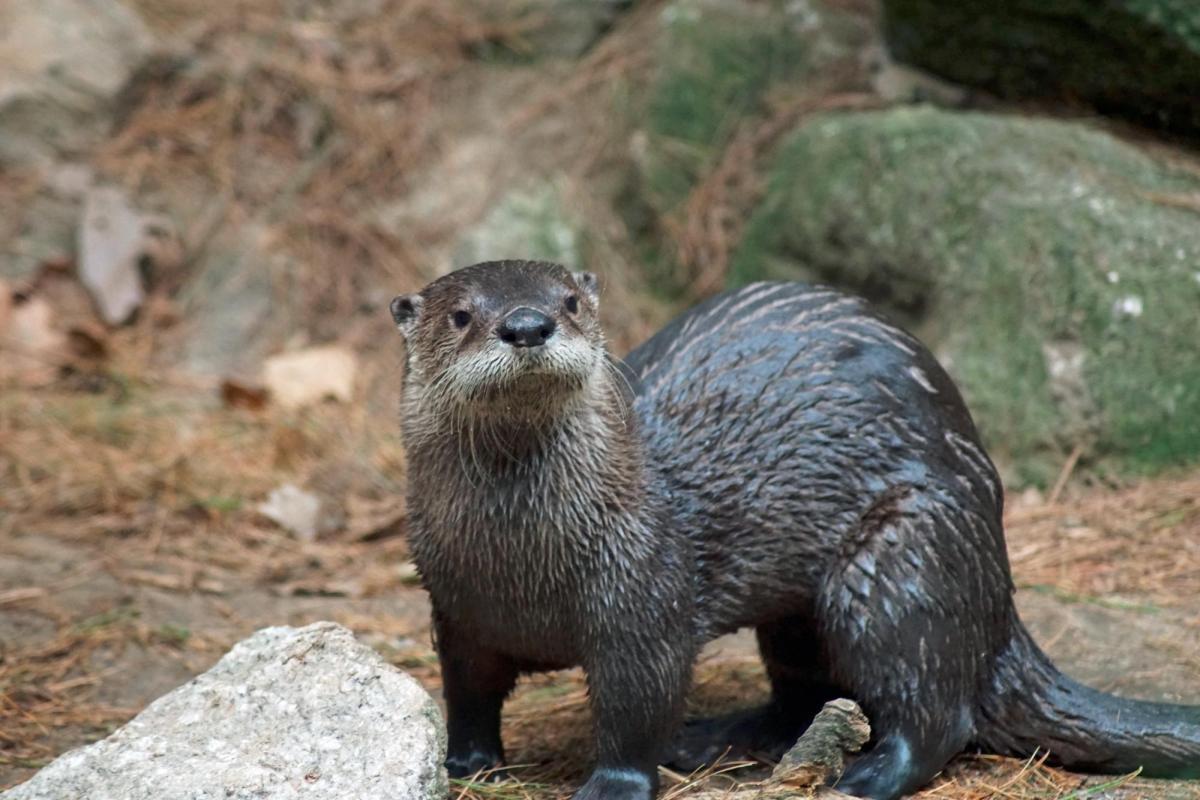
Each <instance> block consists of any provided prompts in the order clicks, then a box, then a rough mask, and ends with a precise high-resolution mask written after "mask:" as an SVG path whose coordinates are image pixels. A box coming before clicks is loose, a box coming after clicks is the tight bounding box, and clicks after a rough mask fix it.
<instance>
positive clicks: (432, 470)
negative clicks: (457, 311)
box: [397, 262, 1200, 800]
mask: <svg viewBox="0 0 1200 800" xmlns="http://www.w3.org/2000/svg"><path fill="white" fill-rule="evenodd" d="M587 284H588V282H587V279H584V278H577V277H575V276H572V275H570V274H569V273H567V272H566V270H564V269H562V268H561V267H555V266H551V265H541V264H533V263H529V262H501V263H496V264H489V265H479V266H476V267H472V268H468V270H464V271H461V272H459V273H454V274H452V275H451V276H448V277H447V278H443V279H442V280H441V282H439V283H435V284H433V285H432V286H431V287H428V288H427V289H426V290H424V291H423V292H422V293H421V296H420V297H419V298H415V299H414V301H413V302H414V303H415V306H416V308H415V310H414V312H413V314H411V315H409V314H407V313H404V314H399V315H398V316H397V320H398V322H399V323H400V324H401V327H402V329H405V327H406V326H407V329H405V333H406V335H407V336H408V338H409V342H410V345H409V348H408V353H409V355H408V362H409V366H408V378H407V379H406V387H405V401H404V409H405V410H404V430H405V437H406V446H407V448H408V456H409V483H410V488H409V507H410V513H411V516H410V526H411V540H412V546H413V552H414V556H415V558H416V561H417V564H418V566H419V568H420V570H421V574H422V578H423V580H424V582H425V584H426V586H427V587H428V589H429V591H430V594H431V597H432V601H433V606H434V626H435V632H436V634H437V639H438V648H439V655H440V657H441V660H442V667H443V678H444V680H445V687H446V690H445V693H446V699H447V705H448V724H449V733H450V742H449V756H448V762H447V763H448V766H449V767H450V770H451V772H452V773H453V774H457V775H462V774H469V773H470V772H472V771H474V770H476V769H480V768H486V767H492V766H495V765H497V764H499V763H502V761H503V748H502V745H501V742H500V735H499V714H500V705H501V703H502V701H503V698H504V696H505V695H506V694H507V693H508V691H509V690H510V689H511V688H512V685H513V682H514V681H515V678H516V676H517V674H518V673H519V672H521V671H526V670H537V669H546V668H556V667H565V666H573V665H582V666H583V667H584V668H585V670H586V672H587V676H588V682H589V688H590V691H591V697H592V702H593V707H594V711H595V719H596V740H597V757H598V764H597V769H596V771H595V772H594V773H593V774H592V776H591V777H590V778H589V780H588V782H587V783H586V784H585V786H584V787H583V788H582V789H581V790H580V792H579V794H577V795H576V797H577V798H585V799H586V800H597V799H598V798H606V799H608V800H614V799H624V798H629V799H630V800H633V798H637V799H638V800H646V798H649V797H651V796H653V793H654V791H655V789H656V768H655V765H656V763H657V761H658V760H659V757H660V756H663V755H664V754H666V755H669V756H671V757H673V758H675V759H676V760H679V761H682V762H688V761H693V762H695V761H703V760H705V759H706V758H708V757H710V756H712V755H714V754H719V753H720V752H721V751H723V750H724V748H725V746H726V745H729V744H732V745H734V746H735V747H742V748H751V747H755V748H760V749H767V750H772V749H775V750H778V748H780V747H781V746H783V745H786V744H787V743H789V742H790V741H791V740H794V738H795V736H796V734H798V733H799V732H800V730H802V729H803V727H804V726H805V725H806V724H807V722H808V721H809V720H810V719H811V716H812V714H813V713H814V712H815V711H816V710H817V709H818V708H819V707H820V704H821V703H822V702H824V701H825V700H826V699H830V698H831V697H833V696H836V695H841V694H848V695H850V696H853V697H855V698H856V699H858V700H859V702H861V703H862V704H863V706H864V708H865V710H866V711H867V713H868V716H869V717H870V719H871V722H872V727H873V730H874V731H875V736H874V739H873V740H872V743H871V746H870V749H869V750H868V751H867V752H866V753H865V754H864V755H863V756H861V757H859V758H858V759H857V760H856V761H854V762H853V763H852V764H851V765H850V767H849V769H848V770H847V772H846V774H845V775H844V776H843V778H842V780H841V783H840V784H839V788H840V789H842V790H843V791H846V792H849V793H854V794H860V795H862V796H867V797H877V798H892V797H896V796H898V795H900V794H902V793H906V792H909V791H912V790H914V789H916V788H918V787H919V786H921V785H922V784H924V783H926V782H927V781H928V780H929V779H931V778H932V777H933V776H934V775H935V774H936V773H937V771H938V770H940V769H941V768H942V767H943V766H944V764H945V763H946V762H947V761H948V760H949V759H950V758H951V757H953V756H954V755H955V754H956V753H958V752H960V751H962V750H963V749H964V748H966V747H968V746H971V745H980V746H983V747H985V748H987V749H990V750H993V751H996V752H1004V753H1014V754H1019V755H1029V754H1030V753H1031V752H1032V751H1033V749H1034V748H1035V747H1043V748H1045V747H1049V748H1050V749H1051V751H1052V753H1053V755H1054V756H1055V757H1056V758H1057V759H1058V760H1059V761H1060V762H1062V763H1065V764H1067V765H1069V766H1070V765H1076V766H1080V767H1082V768H1088V769H1097V770H1104V771H1117V772H1121V771H1127V770H1132V769H1135V768H1137V767H1138V766H1142V765H1145V766H1146V767H1147V771H1148V772H1154V773H1157V774H1164V775H1165V774H1178V775H1183V774H1193V775H1194V774H1196V772H1197V771H1200V766H1198V765H1200V715H1198V714H1197V712H1196V710H1194V709H1190V708H1183V707H1173V706H1160V705H1155V704H1147V703H1135V702H1132V701H1125V700H1118V699H1116V698H1113V697H1110V696H1107V695H1102V694H1100V693H1098V692H1092V691H1091V690H1087V689H1084V688H1083V687H1079V686H1078V685H1076V684H1073V683H1071V682H1070V681H1069V680H1068V679H1066V678H1064V677H1063V676H1062V675H1061V674H1060V673H1058V672H1057V671H1056V670H1054V668H1053V667H1052V666H1051V665H1050V663H1049V661H1048V660H1046V658H1045V656H1043V655H1042V654H1041V653H1040V651H1038V650H1037V648H1036V646H1035V645H1034V644H1033V643H1032V640H1030V639H1029V637H1028V634H1026V633H1025V631H1024V629H1023V628H1022V627H1021V625H1020V622H1019V620H1018V619H1017V617H1016V613H1015V611H1014V609H1013V605H1012V599H1011V593H1012V580H1011V577H1010V574H1009V567H1008V561H1007V556H1006V551H1005V545H1004V538H1003V533H1002V529H1001V522H1000V520H1001V512H1002V492H1001V487H1000V483H999V480H998V478H997V476H996V473H995V470H994V468H993V466H992V464H991V462H990V461H989V460H988V457H987V456H986V454H985V453H984V451H983V449H982V447H981V446H980V445H979V442H978V435H977V433H976V431H975V428H974V425H973V423H972V421H971V418H970V416H969V414H968V413H967V411H966V408H965V406H964V404H963V402H962V399H961V398H960V396H959V394H958V392H957V390H956V389H955V387H954V386H953V384H952V383H951V381H950V379H949V378H948V377H947V376H946V374H945V373H944V371H943V370H942V369H941V368H940V367H939V365H938V364H937V363H936V361H935V360H934V359H933V357H932V356H931V355H930V354H929V353H928V351H927V350H926V349H925V348H924V347H923V346H922V345H921V344H920V343H919V342H917V341H916V340H915V339H913V338H912V337H911V336H909V335H908V334H906V333H904V332H903V331H900V330H898V329H896V328H894V327H892V326H890V325H888V324H887V323H885V322H883V321H882V320H881V319H879V318H878V317H876V316H875V315H873V314H872V313H871V312H870V311H869V310H867V309H866V308H865V307H864V305H863V304H862V302H861V301H859V300H857V299H855V298H850V297H847V296H845V295H841V294H838V293H836V292H832V291H828V290H822V289H810V288H808V287H804V286H801V285H798V284H756V285H753V286H750V287H746V288H745V289H741V290H738V291H736V292H732V293H729V294H727V295H723V296H721V297H718V298H714V299H713V300H710V301H709V302H707V303H705V304H703V305H701V306H699V307H697V308H695V309H693V310H692V311H689V312H688V313H686V314H684V315H683V316H681V317H680V318H678V319H676V320H675V321H674V322H672V323H671V324H670V325H668V326H667V327H666V328H665V329H664V330H663V331H661V332H660V333H659V334H658V335H656V336H655V337H654V338H652V339H651V340H650V341H648V342H647V343H645V344H644V345H642V346H641V347H639V348H638V349H636V350H635V351H634V352H633V353H631V354H630V356H629V357H628V359H627V363H626V364H624V365H622V367H621V371H620V373H618V372H617V371H616V370H615V369H614V367H613V366H612V362H611V361H610V360H609V359H608V357H607V356H606V355H605V353H604V345H603V336H602V333H601V332H600V329H599V326H598V323H596V321H595V303H596V301H597V297H596V295H595V292H594V290H593V289H589V287H588V285H587ZM564 292H577V293H579V294H580V296H581V297H583V298H584V299H585V300H586V302H584V304H583V308H582V309H581V314H579V315H578V318H577V319H574V320H572V319H568V318H567V317H568V316H570V315H567V316H564V312H562V310H561V307H560V304H561V297H562V295H563V293H564ZM463 296H471V297H474V298H476V301H475V302H483V303H484V304H485V305H486V303H487V302H494V304H495V305H496V309H493V310H492V311H491V312H487V311H484V312H483V313H482V317H483V318H485V319H490V317H488V314H489V313H491V314H493V315H494V314H500V313H503V311H504V309H505V308H508V307H511V306H512V305H514V304H516V303H520V304H530V303H541V304H542V305H540V306H538V307H539V308H543V309H550V310H553V311H554V313H556V314H558V315H559V317H558V318H559V320H560V326H561V328H562V332H561V338H562V339H563V340H564V341H569V343H570V349H569V350H566V349H564V350H562V351H561V352H559V354H558V356H557V357H558V358H559V360H558V361H557V362H555V363H557V364H558V367H557V369H558V370H559V372H558V373H556V374H555V373H554V371H553V369H552V370H550V371H549V373H547V374H544V375H542V376H541V377H540V378H538V377H517V373H518V372H519V370H518V369H517V368H516V367H515V366H514V364H515V363H516V362H509V361H503V360H501V361H497V360H495V359H503V358H504V355H505V354H503V352H502V351H499V354H498V351H495V350H494V349H489V348H491V345H490V344H489V343H488V342H487V336H486V331H485V332H484V333H483V334H482V335H481V336H479V337H477V338H475V339H472V338H470V336H471V335H470V334H467V335H463V336H462V337H460V336H458V335H451V332H450V330H449V328H448V327H447V323H446V318H447V315H448V314H450V313H452V310H453V308H454V304H455V303H458V302H462V297H463ZM480 297H482V298H485V299H484V300H483V301H479V299H478V298H480ZM557 335H558V334H556V336H557ZM559 344H563V342H559ZM585 349H586V351H587V352H586V353H585V352H584V351H585ZM589 354H590V355H589ZM489 359H490V360H489ZM589 359H590V360H589ZM468 364H469V365H471V366H470V367H469V368H468V367H467V366H464V365H468ZM587 365H590V367H588V369H590V371H588V370H587V369H584V367H585V366H587ZM489 376H490V377H489ZM514 381H516V382H517V383H520V382H523V381H529V384H528V385H521V386H517V384H514ZM505 387H508V388H507V389H506V388H505ZM514 387H516V389H515V390H514ZM746 626H753V627H755V628H756V629H757V632H758V637H759V642H760V646H761V649H762V652H763V656H764V661H765V662H766V666H767V671H768V675H769V676H770V678H771V681H772V691H773V694H772V700H771V702H770V703H769V704H768V706H767V707H766V708H764V709H759V710H755V711H751V712H747V713H743V714H741V715H737V716H736V717H731V718H726V719H724V720H716V721H709V722H707V723H701V724H697V725H693V726H691V727H689V729H688V730H687V731H686V732H685V733H684V735H683V736H682V738H680V739H679V740H677V741H676V743H675V744H674V745H670V744H669V742H670V739H671V736H672V734H673V733H674V732H675V731H676V730H677V729H678V727H679V723H680V718H681V713H682V702H683V696H684V693H685V690H686V687H687V683H688V679H689V676H690V672H691V666H692V661H693V659H694V657H695V654H696V652H697V650H698V648H699V647H700V646H701V645H703V643H704V642H706V641H709V640H711V639H712V638H714V637H716V636H719V635H721V634H724V633H727V632H731V631H734V630H737V629H738V628H741V627H746Z"/></svg>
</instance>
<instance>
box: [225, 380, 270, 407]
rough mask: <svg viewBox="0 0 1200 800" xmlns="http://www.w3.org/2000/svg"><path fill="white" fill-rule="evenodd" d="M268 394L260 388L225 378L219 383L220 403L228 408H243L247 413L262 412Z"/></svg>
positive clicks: (268, 396)
mask: <svg viewBox="0 0 1200 800" xmlns="http://www.w3.org/2000/svg"><path fill="white" fill-rule="evenodd" d="M269 398H270V394H269V393H268V392H267V390H266V389H264V388H263V387H261V386H252V385H250V384H248V383H242V382H240V381H236V380H233V379H232V378H226V379H225V380H223V381H221V402H222V403H224V404H225V405H226V406H228V407H229V408H244V409H247V410H248V411H262V410H263V409H264V408H265V407H266V405H267V400H268V399H269Z"/></svg>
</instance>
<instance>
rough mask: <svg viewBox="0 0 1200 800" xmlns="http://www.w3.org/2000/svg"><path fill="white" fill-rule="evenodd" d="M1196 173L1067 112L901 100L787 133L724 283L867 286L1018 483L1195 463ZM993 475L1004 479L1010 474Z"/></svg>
mask: <svg viewBox="0 0 1200 800" xmlns="http://www.w3.org/2000/svg"><path fill="white" fill-rule="evenodd" d="M1198 197H1200V179H1198V178H1197V176H1196V174H1195V173H1194V172H1190V171H1187V170H1184V169H1175V168H1173V167H1171V166H1169V165H1168V164H1166V163H1164V162H1163V161H1160V160H1159V159H1158V158H1155V157H1152V156H1150V155H1148V154H1146V153H1144V152H1142V151H1141V150H1139V149H1138V148H1136V147H1133V146H1131V145H1129V144H1126V143H1123V142H1121V141H1119V140H1117V139H1115V138H1113V137H1112V136H1109V135H1107V134H1105V133H1102V132H1099V131H1097V130H1094V129H1092V128H1089V127H1087V126H1084V125H1080V124H1076V123H1066V122H1053V121H1046V120H1036V119H1026V118H1017V117H1005V116H999V115H989V114H981V113H957V112H948V111H939V110H934V109H931V108H921V107H916V108H902V109H895V110H889V111H880V112H870V113H861V114H840V115H826V116H823V117H819V118H815V119H813V120H812V121H810V122H808V123H807V124H804V125H802V126H800V127H799V128H798V129H797V130H796V131H794V133H793V134H792V135H791V137H790V139H789V140H787V141H785V143H784V144H783V145H782V147H781V149H780V151H779V153H778V155H777V158H776V160H775V162H774V164H773V166H772V167H771V175H770V180H769V188H768V191H767V194H766V197H765V198H764V200H763V201H762V203H761V205H760V206H759V208H758V209H757V211H756V212H755V213H754V215H753V216H752V218H751V220H750V222H749V223H748V227H747V230H746V233H745V236H744V237H743V239H742V242H741V244H740V246H739V249H738V251H737V253H736V254H735V256H734V259H733V263H732V267H731V271H732V274H731V279H732V280H733V281H734V282H735V283H744V282H748V281H752V280H758V279H763V278H798V279H806V280H811V281H820V282H824V283H831V284H834V285H837V286H840V287H843V288H846V289H849V290H852V291H855V292H858V293H861V294H865V295H867V296H868V297H869V298H870V299H872V300H873V301H875V302H876V303H877V304H878V305H880V306H883V307H884V308H886V309H887V310H889V311H890V312H891V313H892V314H893V316H895V317H897V318H898V319H899V320H900V321H902V322H904V323H907V325H908V326H909V327H910V328H913V329H914V330H915V332H916V333H918V334H919V335H920V336H921V337H922V338H923V339H924V340H925V341H926V342H927V343H928V344H929V345H931V346H932V347H933V349H934V351H935V353H936V354H937V355H938V357H939V358H940V359H941V360H942V362H943V363H944V364H945V366H946V367H947V368H948V369H949V371H950V373H951V374H952V375H953V376H954V378H955V379H956V380H957V381H958V383H959V384H960V386H961V387H962V388H963V390H964V394H965V396H966V399H967V401H968V405H969V406H970V408H971V410H972V413H973V415H974V417H975V420H976V423H977V424H978V426H979V428H980V430H981V432H982V433H983V435H984V438H985V439H986V441H987V443H988V445H989V447H990V448H991V449H992V451H993V452H994V453H995V454H997V455H1000V456H1003V457H1006V458H1007V460H1008V461H1009V462H1010V463H1012V464H1014V465H1015V466H1016V467H1017V468H1018V470H1019V472H1018V473H1017V474H1016V477H1019V478H1021V479H1022V480H1023V481H1029V482H1034V483H1045V482H1047V481H1048V480H1052V479H1053V477H1054V475H1055V474H1056V473H1057V471H1058V469H1059V468H1060V467H1061V465H1062V463H1063V462H1064V461H1065V458H1066V455H1067V454H1068V453H1070V452H1071V451H1072V450H1073V449H1075V448H1076V447H1082V448H1083V449H1082V452H1083V453H1084V455H1085V463H1087V461H1088V459H1089V458H1091V457H1093V456H1109V457H1111V458H1112V459H1114V460H1115V461H1117V462H1119V466H1122V467H1126V468H1133V469H1138V470H1142V469H1150V468H1159V467H1163V466H1166V465H1169V464H1177V463H1184V462H1191V461H1195V460H1196V459H1197V458H1200V428H1198V427H1197V426H1196V425H1195V424H1194V420H1196V419H1200V360H1198V359H1197V358H1196V355H1195V353H1196V342H1197V341H1200V314H1197V312H1196V309H1197V308H1200V203H1198V202H1197V198H1198ZM1009 477H1013V474H1012V473H1010V475H1009Z"/></svg>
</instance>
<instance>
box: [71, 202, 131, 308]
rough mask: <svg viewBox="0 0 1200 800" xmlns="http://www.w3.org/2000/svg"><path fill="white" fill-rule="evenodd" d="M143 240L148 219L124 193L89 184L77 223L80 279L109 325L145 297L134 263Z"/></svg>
mask: <svg viewBox="0 0 1200 800" xmlns="http://www.w3.org/2000/svg"><path fill="white" fill-rule="evenodd" d="M145 246H146V220H145V218H144V217H143V216H142V214H141V213H140V212H139V211H138V210H137V209H135V208H134V207H133V206H132V205H131V204H130V202H129V199H128V198H127V197H126V195H125V193H124V192H123V191H122V190H121V189H118V188H116V187H113V186H99V187H94V188H92V189H90V190H89V191H88V193H87V196H86V197H85V198H84V204H83V221H82V222H81V223H80V226H79V247H78V249H79V279H80V280H81V281H82V282H83V285H84V286H86V287H87V288H88V291H89V292H91V293H92V297H93V298H94V299H95V301H96V306H97V307H98V308H99V309H100V316H101V317H103V318H104V321H105V322H107V323H108V324H109V325H120V324H122V323H124V322H125V321H126V320H128V319H129V317H130V315H131V314H133V312H134V311H136V310H137V308H138V307H139V306H140V305H141V304H142V300H143V299H145V292H144V290H143V288H142V276H141V272H140V271H139V269H138V261H139V259H140V258H141V257H142V254H143V252H144V250H145Z"/></svg>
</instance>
